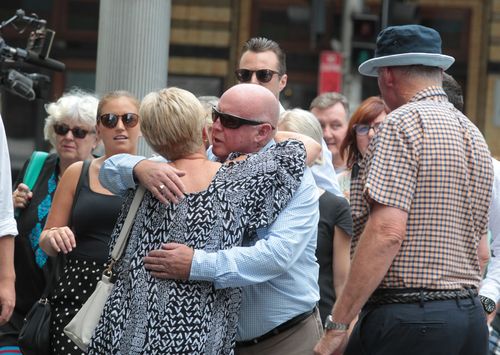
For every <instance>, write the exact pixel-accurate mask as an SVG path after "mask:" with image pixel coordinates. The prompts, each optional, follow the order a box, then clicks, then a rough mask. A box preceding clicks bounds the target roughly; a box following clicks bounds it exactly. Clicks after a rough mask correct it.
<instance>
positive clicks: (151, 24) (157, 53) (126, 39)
mask: <svg viewBox="0 0 500 355" xmlns="http://www.w3.org/2000/svg"><path fill="white" fill-rule="evenodd" d="M170 11H171V0H147V1H138V0H101V1H100V12H99V37H98V45H97V70H96V92H97V93H98V94H99V95H102V94H103V93H106V92H108V91H112V90H128V91H130V92H131V93H133V94H135V95H136V96H137V97H138V98H139V99H142V98H143V97H144V95H146V94H147V93H149V92H151V91H153V90H157V89H160V88H164V87H166V85H167V73H168V48H169V42H170Z"/></svg>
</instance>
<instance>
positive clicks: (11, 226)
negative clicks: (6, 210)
mask: <svg viewBox="0 0 500 355" xmlns="http://www.w3.org/2000/svg"><path fill="white" fill-rule="evenodd" d="M16 235H17V224H16V220H15V219H14V218H11V219H4V220H0V238H1V237H6V236H16Z"/></svg>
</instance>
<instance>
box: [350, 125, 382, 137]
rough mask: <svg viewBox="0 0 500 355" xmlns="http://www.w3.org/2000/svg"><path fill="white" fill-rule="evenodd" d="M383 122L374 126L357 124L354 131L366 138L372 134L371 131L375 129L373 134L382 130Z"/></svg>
mask: <svg viewBox="0 0 500 355" xmlns="http://www.w3.org/2000/svg"><path fill="white" fill-rule="evenodd" d="M381 124H382V122H379V123H375V124H374V125H369V124H362V123H360V124H356V125H354V131H356V134H357V135H359V136H366V135H367V134H368V132H370V129H372V128H373V132H375V133H377V132H378V131H379V129H380V125H381Z"/></svg>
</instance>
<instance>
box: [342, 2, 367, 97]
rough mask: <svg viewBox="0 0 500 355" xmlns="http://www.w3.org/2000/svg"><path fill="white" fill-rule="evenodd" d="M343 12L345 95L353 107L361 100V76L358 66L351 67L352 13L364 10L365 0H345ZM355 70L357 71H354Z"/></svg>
mask: <svg viewBox="0 0 500 355" xmlns="http://www.w3.org/2000/svg"><path fill="white" fill-rule="evenodd" d="M343 3H344V5H343V12H342V39H341V41H342V53H343V56H344V61H343V63H344V64H343V72H344V80H343V83H344V90H343V91H344V95H345V96H346V97H347V98H348V100H349V105H350V106H351V107H356V106H357V105H358V104H359V103H360V102H361V76H360V74H359V73H358V72H357V68H351V53H352V48H351V40H352V14H353V13H356V12H357V13H361V12H362V11H363V0H344V2H343ZM354 71H355V72H354Z"/></svg>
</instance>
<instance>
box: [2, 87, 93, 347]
mask: <svg viewBox="0 0 500 355" xmlns="http://www.w3.org/2000/svg"><path fill="white" fill-rule="evenodd" d="M98 102H99V101H98V99H97V98H96V97H94V96H93V95H91V94H88V93H86V92H83V91H80V90H73V91H71V92H68V93H65V94H64V95H63V96H62V97H61V98H59V99H58V100H57V101H56V102H52V103H50V104H48V105H46V106H45V110H46V111H47V114H48V117H47V118H46V119H45V127H44V133H45V139H46V140H47V141H49V142H50V144H51V145H52V147H53V149H54V152H53V153H51V154H49V155H48V156H47V158H46V159H45V161H44V164H43V166H42V168H41V170H40V173H39V175H38V178H37V180H36V183H35V184H34V186H33V189H32V190H30V189H29V188H28V186H27V185H25V184H23V183H22V181H23V177H24V175H25V172H26V169H27V166H28V163H29V161H27V162H26V163H25V164H24V167H23V169H22V170H21V172H20V174H19V176H18V178H17V181H16V182H15V183H14V186H15V190H14V192H13V194H12V199H13V202H14V208H15V209H16V220H17V228H18V230H19V235H18V236H17V237H16V238H15V256H14V264H15V271H16V274H17V275H18V277H17V278H16V286H15V287H16V306H15V310H14V313H13V316H12V318H11V320H10V322H9V323H7V324H5V325H3V326H2V327H0V350H2V349H3V348H2V346H17V337H18V334H19V330H20V327H21V326H22V322H23V319H24V317H25V315H26V314H27V312H28V311H29V310H30V308H31V306H33V304H34V303H35V302H37V301H38V299H39V298H40V296H41V294H42V292H43V290H44V288H45V283H46V278H47V276H48V272H50V268H51V262H49V263H47V255H46V254H45V253H44V252H43V251H42V250H41V249H40V248H39V245H38V239H39V237H40V233H41V231H42V229H43V226H44V225H45V221H46V219H47V214H48V211H49V209H50V206H51V202H52V198H53V196H54V191H55V189H56V186H57V185H58V184H59V181H60V177H61V176H62V175H63V173H64V172H65V171H66V169H67V168H68V167H69V166H70V165H71V164H73V163H75V162H77V161H81V160H84V159H92V150H93V149H94V148H95V147H96V145H97V143H98V139H97V136H96V134H95V123H96V119H95V117H96V112H97V104H98ZM46 264H47V265H46ZM45 265H46V266H45ZM0 353H1V351H0Z"/></svg>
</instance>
